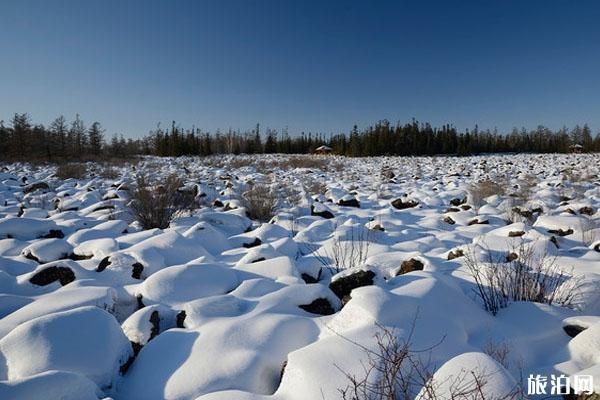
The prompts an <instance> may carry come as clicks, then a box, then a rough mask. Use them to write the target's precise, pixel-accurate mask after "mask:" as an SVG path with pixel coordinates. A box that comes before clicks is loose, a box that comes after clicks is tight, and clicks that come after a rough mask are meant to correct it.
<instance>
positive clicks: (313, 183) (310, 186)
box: [302, 179, 327, 195]
mask: <svg viewBox="0 0 600 400" xmlns="http://www.w3.org/2000/svg"><path fill="white" fill-rule="evenodd" d="M302 186H303V187H304V191H305V192H306V193H308V194H310V195H315V194H325V192H326V191H327V185H326V184H325V183H323V182H321V181H319V180H316V179H310V180H307V181H305V182H303V185H302Z"/></svg>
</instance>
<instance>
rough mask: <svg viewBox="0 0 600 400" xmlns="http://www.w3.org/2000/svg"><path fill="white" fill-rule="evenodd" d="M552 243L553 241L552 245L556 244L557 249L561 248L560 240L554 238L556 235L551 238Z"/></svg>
mask: <svg viewBox="0 0 600 400" xmlns="http://www.w3.org/2000/svg"><path fill="white" fill-rule="evenodd" d="M550 241H551V242H552V243H554V245H555V246H556V248H557V249H558V248H559V247H560V246H559V245H558V239H557V238H556V236H554V235H553V236H552V237H550Z"/></svg>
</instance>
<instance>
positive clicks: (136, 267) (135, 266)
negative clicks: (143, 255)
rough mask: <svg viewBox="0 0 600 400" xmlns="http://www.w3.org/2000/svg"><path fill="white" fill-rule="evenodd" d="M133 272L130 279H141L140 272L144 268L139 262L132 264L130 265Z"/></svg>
mask: <svg viewBox="0 0 600 400" xmlns="http://www.w3.org/2000/svg"><path fill="white" fill-rule="evenodd" d="M132 267H133V271H132V272H131V277H132V278H134V279H142V271H143V270H144V266H143V265H142V264H140V263H139V262H136V263H133V265H132Z"/></svg>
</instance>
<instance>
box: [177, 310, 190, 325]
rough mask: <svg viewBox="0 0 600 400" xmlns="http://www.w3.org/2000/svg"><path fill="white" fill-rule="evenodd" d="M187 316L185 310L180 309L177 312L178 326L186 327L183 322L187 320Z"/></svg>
mask: <svg viewBox="0 0 600 400" xmlns="http://www.w3.org/2000/svg"><path fill="white" fill-rule="evenodd" d="M186 316H187V315H186V313H185V310H181V311H179V312H178V313H177V316H176V317H175V318H176V321H177V322H176V326H177V327H178V328H185V326H184V325H183V323H184V322H185V317H186Z"/></svg>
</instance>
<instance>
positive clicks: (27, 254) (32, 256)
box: [23, 252, 41, 264]
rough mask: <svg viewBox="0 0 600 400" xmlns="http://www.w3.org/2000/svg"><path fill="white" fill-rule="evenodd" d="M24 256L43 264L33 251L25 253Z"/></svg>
mask: <svg viewBox="0 0 600 400" xmlns="http://www.w3.org/2000/svg"><path fill="white" fill-rule="evenodd" d="M23 256H24V257H25V258H27V259H29V260H33V261H35V262H36V263H38V264H41V262H40V259H39V258H37V257H36V256H34V255H33V254H31V252H27V253H24V254H23Z"/></svg>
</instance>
